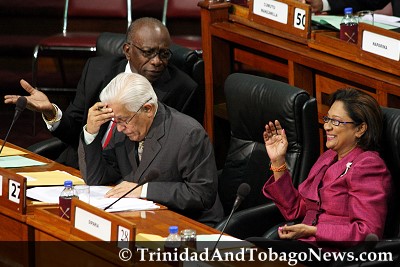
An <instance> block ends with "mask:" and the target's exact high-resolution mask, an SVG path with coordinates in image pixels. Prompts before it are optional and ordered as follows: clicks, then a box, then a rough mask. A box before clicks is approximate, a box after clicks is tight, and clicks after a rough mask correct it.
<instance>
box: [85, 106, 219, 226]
mask: <svg viewBox="0 0 400 267" xmlns="http://www.w3.org/2000/svg"><path fill="white" fill-rule="evenodd" d="M134 149H135V142H132V141H131V140H129V138H127V137H126V136H125V134H123V133H122V132H118V131H114V134H113V137H112V138H111V140H110V143H109V145H108V146H107V148H106V149H105V150H102V148H101V136H100V135H98V136H97V137H96V139H95V140H94V141H93V142H92V143H91V144H89V145H86V144H85V141H84V140H83V134H82V135H81V138H80V144H79V149H78V154H79V167H80V170H81V174H82V177H83V179H84V180H85V182H86V183H87V184H90V185H105V184H116V183H119V182H121V181H122V180H126V181H131V182H135V183H138V182H140V181H141V180H142V179H143V178H144V177H146V175H147V174H148V173H149V171H150V170H157V171H159V173H160V176H159V177H158V178H156V179H155V180H154V181H153V182H149V183H148V190H147V198H148V199H150V200H153V201H155V202H157V203H160V204H163V205H165V206H167V207H168V208H170V209H172V210H175V211H177V212H179V213H181V214H183V215H185V216H188V217H191V218H193V219H195V220H198V221H200V222H203V223H208V224H213V223H216V222H218V221H220V220H221V219H222V216H223V209H222V205H221V203H220V200H219V197H218V193H217V190H218V184H217V169H216V165H215V158H214V152H213V147H212V145H211V142H210V141H209V139H208V136H207V134H206V132H205V130H204V129H203V127H202V126H201V125H200V124H199V123H198V122H197V121H196V120H194V119H192V118H191V117H189V116H186V115H184V114H182V113H180V112H178V111H176V110H175V109H173V108H170V107H168V106H166V105H164V104H161V103H160V102H159V107H158V110H157V114H156V116H155V118H154V121H153V124H152V125H151V127H150V129H149V133H148V135H147V136H146V139H145V142H144V150H143V154H142V159H141V162H140V164H139V166H137V163H136V160H135V152H134Z"/></svg>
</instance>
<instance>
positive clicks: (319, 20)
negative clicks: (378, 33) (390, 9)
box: [311, 14, 400, 30]
mask: <svg viewBox="0 0 400 267" xmlns="http://www.w3.org/2000/svg"><path fill="white" fill-rule="evenodd" d="M378 15H379V14H375V15H374V26H377V27H380V28H383V29H386V30H392V29H395V28H399V27H400V23H396V22H395V21H393V20H391V19H389V18H387V17H391V16H384V15H382V16H378ZM394 18H396V17H394ZM342 19H343V16H332V15H312V16H311V20H312V22H314V23H316V24H318V25H322V26H326V27H329V28H334V29H336V30H340V22H341V21H342ZM397 19H399V18H397Z"/></svg>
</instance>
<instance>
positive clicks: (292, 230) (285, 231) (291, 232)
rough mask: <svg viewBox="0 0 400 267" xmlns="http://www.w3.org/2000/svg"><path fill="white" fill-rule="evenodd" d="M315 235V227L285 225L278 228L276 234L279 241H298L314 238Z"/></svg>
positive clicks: (300, 224)
mask: <svg viewBox="0 0 400 267" xmlns="http://www.w3.org/2000/svg"><path fill="white" fill-rule="evenodd" d="M316 233H317V227H315V226H311V225H306V224H302V223H299V224H294V225H285V226H282V227H279V228H278V234H279V237H280V238H281V239H299V238H307V237H310V236H314V235H315V234H316Z"/></svg>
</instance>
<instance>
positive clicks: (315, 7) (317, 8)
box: [305, 0, 323, 13]
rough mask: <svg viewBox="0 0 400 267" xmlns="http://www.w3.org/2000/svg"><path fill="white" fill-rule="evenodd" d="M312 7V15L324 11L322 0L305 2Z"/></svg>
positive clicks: (307, 0) (306, 0)
mask: <svg viewBox="0 0 400 267" xmlns="http://www.w3.org/2000/svg"><path fill="white" fill-rule="evenodd" d="M305 2H306V3H307V4H309V5H310V6H311V12H312V13H320V12H321V11H322V9H323V4H322V0H305Z"/></svg>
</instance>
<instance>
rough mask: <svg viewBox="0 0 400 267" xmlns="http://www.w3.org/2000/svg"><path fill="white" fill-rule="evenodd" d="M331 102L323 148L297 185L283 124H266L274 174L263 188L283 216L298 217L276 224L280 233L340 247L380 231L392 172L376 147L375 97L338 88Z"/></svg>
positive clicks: (378, 130) (379, 118)
mask: <svg viewBox="0 0 400 267" xmlns="http://www.w3.org/2000/svg"><path fill="white" fill-rule="evenodd" d="M330 104H331V106H330V109H329V111H328V114H326V116H324V117H323V121H324V122H325V123H324V130H325V133H326V146H327V148H328V150H327V151H326V152H324V153H323V154H322V155H321V156H320V157H319V159H318V160H317V162H316V163H315V164H314V166H313V167H312V169H311V171H310V173H309V175H308V178H307V179H306V180H305V181H304V182H303V183H302V184H300V186H299V189H298V190H297V189H296V188H294V186H293V184H292V179H291V176H290V173H289V172H288V171H287V169H286V163H285V155H286V149H287V146H288V142H287V139H286V133H285V130H284V129H282V127H281V124H280V123H279V121H277V120H276V121H275V122H269V123H268V124H267V125H265V132H264V134H263V137H264V141H265V147H266V149H267V152H268V155H269V157H270V159H271V170H272V171H273V175H272V176H271V177H270V179H269V180H268V181H267V182H266V183H265V185H264V188H263V193H264V195H265V196H266V197H268V198H270V199H272V200H273V201H274V202H275V204H276V205H277V207H278V208H279V210H280V211H281V213H282V214H283V216H284V217H285V219H286V220H295V219H300V220H302V222H301V223H299V224H294V225H284V226H282V227H279V229H278V234H279V237H280V239H286V240H293V239H294V240H300V241H305V242H307V243H311V244H313V245H316V246H318V247H323V248H327V249H328V250H340V249H343V248H344V247H346V246H352V245H355V244H357V243H358V242H360V241H363V240H365V238H366V236H367V235H368V234H375V235H377V236H378V237H379V238H381V237H382V234H383V230H384V225H385V219H386V213H387V199H388V195H389V191H390V186H391V176H390V173H389V171H388V169H387V167H386V165H385V162H384V161H383V160H382V158H381V157H380V156H379V153H378V152H377V151H378V150H379V145H380V137H381V132H382V113H381V109H380V107H379V105H378V103H377V102H376V101H375V99H374V98H373V97H371V96H369V95H367V94H365V93H363V92H361V91H358V90H356V89H342V90H338V91H336V92H335V93H333V95H332V96H331V103H330ZM332 241H339V242H332ZM342 241H344V242H342Z"/></svg>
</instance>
